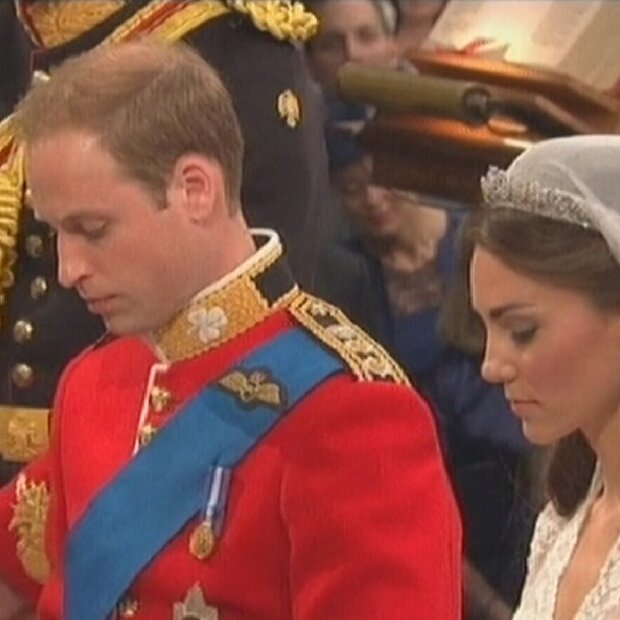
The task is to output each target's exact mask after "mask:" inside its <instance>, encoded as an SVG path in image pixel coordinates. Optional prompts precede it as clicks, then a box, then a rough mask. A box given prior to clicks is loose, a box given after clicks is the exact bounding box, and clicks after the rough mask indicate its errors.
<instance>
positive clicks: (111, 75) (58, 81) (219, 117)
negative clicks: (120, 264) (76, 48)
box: [15, 40, 243, 207]
mask: <svg viewBox="0 0 620 620" xmlns="http://www.w3.org/2000/svg"><path fill="white" fill-rule="evenodd" d="M15 125H16V131H17V134H18V137H19V138H20V139H22V140H23V141H24V142H25V144H26V147H28V146H29V145H32V144H34V143H36V142H37V141H39V140H43V139H45V138H46V137H49V136H52V135H53V134H55V133H58V132H61V131H64V130H73V129H76V130H85V131H88V132H92V133H94V134H95V135H97V136H99V138H100V140H101V144H102V146H103V147H104V148H105V149H106V150H108V152H109V153H110V154H111V155H112V156H113V157H114V158H115V159H116V160H117V162H118V163H119V164H120V165H121V166H122V167H123V168H124V169H125V170H126V171H127V173H128V174H129V175H130V176H131V177H132V178H135V179H136V180H138V181H140V182H141V183H143V185H144V186H145V187H146V188H147V189H148V190H149V191H150V192H151V193H152V194H153V195H154V196H155V197H156V199H157V200H158V202H161V203H162V204H165V192H166V188H167V186H168V183H169V181H170V176H171V174H172V171H173V169H174V165H175V163H176V162H177V160H178V159H179V157H181V156H183V155H185V154H189V153H193V154H200V155H204V156H206V157H208V158H210V159H213V160H216V161H217V162H219V164H220V165H221V167H222V171H223V176H224V182H225V185H226V188H225V189H226V193H227V198H228V200H229V202H230V204H231V205H233V207H234V206H235V205H238V204H239V202H240V195H241V175H242V172H241V171H242V162H243V139H242V136H241V128H240V126H239V121H238V119H237V116H236V114H235V111H234V108H233V104H232V100H231V97H230V95H229V93H228V92H227V90H226V88H225V87H224V85H223V83H222V81H221V79H220V78H219V76H218V74H217V72H216V71H215V70H214V69H213V68H212V67H211V66H210V65H208V64H207V63H206V62H205V61H204V60H203V59H202V58H201V57H200V56H199V55H198V54H197V53H196V52H194V51H193V50H191V49H190V48H189V47H187V46H186V45H183V44H178V43H177V44H163V43H158V42H155V41H148V40H142V41H138V42H131V43H121V44H118V45H115V46H110V47H99V48H95V49H94V50H91V51H89V52H86V53H84V54H82V55H80V56H78V57H75V58H71V59H69V60H67V61H66V62H64V63H63V64H62V65H61V66H60V67H59V68H58V69H56V70H55V71H54V72H53V74H52V77H51V79H50V80H48V81H45V82H42V83H39V84H37V85H36V86H35V87H34V88H33V89H32V90H31V91H30V92H29V93H28V94H27V95H26V96H25V97H24V99H23V100H22V102H21V103H20V104H19V106H18V107H17V111H16V115H15Z"/></svg>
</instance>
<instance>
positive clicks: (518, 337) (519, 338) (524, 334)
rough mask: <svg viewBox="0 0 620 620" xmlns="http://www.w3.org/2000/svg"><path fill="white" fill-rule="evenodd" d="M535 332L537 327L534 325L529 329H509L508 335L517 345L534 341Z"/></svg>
mask: <svg viewBox="0 0 620 620" xmlns="http://www.w3.org/2000/svg"><path fill="white" fill-rule="evenodd" d="M537 331H538V327H537V326H536V325H532V326H530V327H523V328H516V329H511V330H510V335H511V337H512V339H513V341H514V342H516V343H517V344H527V343H528V342H531V341H532V340H533V339H534V336H535V335H536V332H537Z"/></svg>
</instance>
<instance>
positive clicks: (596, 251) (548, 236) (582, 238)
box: [463, 207, 620, 516]
mask: <svg viewBox="0 0 620 620" xmlns="http://www.w3.org/2000/svg"><path fill="white" fill-rule="evenodd" d="M476 247H482V248H484V249H485V250H486V251H488V252H490V253H491V254H493V255H494V256H496V257H497V258H499V259H500V260H502V261H503V262H504V263H505V264H506V265H508V266H509V267H510V268H511V269H514V270H515V271H517V272H519V273H521V274H524V275H527V276H529V277H531V278H534V279H535V280H538V281H539V282H542V283H547V284H550V285H554V286H559V287H563V288H566V289H569V290H572V291H575V292H577V293H580V294H582V295H585V296H586V297H587V298H588V299H589V300H590V301H591V302H592V303H593V304H594V306H595V307H597V308H599V309H600V310H602V311H604V312H620V265H618V262H617V261H616V259H615V258H614V257H613V256H612V254H611V253H610V251H609V248H608V246H607V244H606V243H605V240H604V239H603V237H602V236H601V235H600V234H599V233H598V232H596V231H595V230H592V229H587V228H583V227H581V226H579V225H576V224H572V223H568V222H563V221H556V220H553V219H550V218H545V217H540V216H536V215H532V214H529V213H525V212H522V211H517V210H514V209H501V208H489V207H483V208H481V209H476V210H474V211H472V213H471V215H470V217H469V219H468V222H467V225H466V229H465V233H464V239H463V259H464V261H463V265H464V268H465V269H466V271H467V272H468V266H469V261H470V259H471V256H472V254H473V251H474V249H475V248H476ZM465 277H466V278H467V280H468V276H467V273H465ZM468 285H469V283H468V282H467V289H468ZM595 461H596V456H595V453H594V450H593V449H592V447H591V446H590V445H589V444H588V442H587V441H586V439H585V437H584V436H583V434H582V433H581V432H580V431H576V432H574V433H573V434H571V435H569V436H568V437H565V438H563V439H561V440H559V441H558V443H557V444H556V445H555V447H554V449H553V451H552V454H551V458H550V462H549V466H548V468H547V474H546V484H547V492H548V495H549V497H550V499H551V500H552V501H553V503H554V505H555V507H556V509H557V510H558V512H559V514H561V515H563V516H568V515H571V514H572V513H573V512H574V511H575V509H576V508H577V506H578V505H579V504H580V503H581V501H582V500H583V499H584V498H585V496H586V493H587V491H588V488H589V485H590V481H591V479H592V474H593V471H594V465H595Z"/></svg>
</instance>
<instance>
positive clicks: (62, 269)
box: [56, 232, 88, 288]
mask: <svg viewBox="0 0 620 620" xmlns="http://www.w3.org/2000/svg"><path fill="white" fill-rule="evenodd" d="M56 249H57V252H58V281H59V282H60V284H61V285H62V286H64V287H65V288H72V287H75V286H77V285H78V284H79V282H80V281H81V280H83V279H84V278H85V277H86V275H87V274H88V263H87V261H86V257H85V254H84V250H83V249H80V242H79V240H78V239H71V238H70V237H69V236H67V235H65V234H63V233H61V232H59V233H58V235H57V237H56Z"/></svg>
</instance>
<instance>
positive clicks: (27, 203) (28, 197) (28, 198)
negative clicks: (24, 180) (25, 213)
mask: <svg viewBox="0 0 620 620" xmlns="http://www.w3.org/2000/svg"><path fill="white" fill-rule="evenodd" d="M24 207H27V208H28V209H32V190H31V189H30V188H29V187H27V188H26V190H25V191H24Z"/></svg>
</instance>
